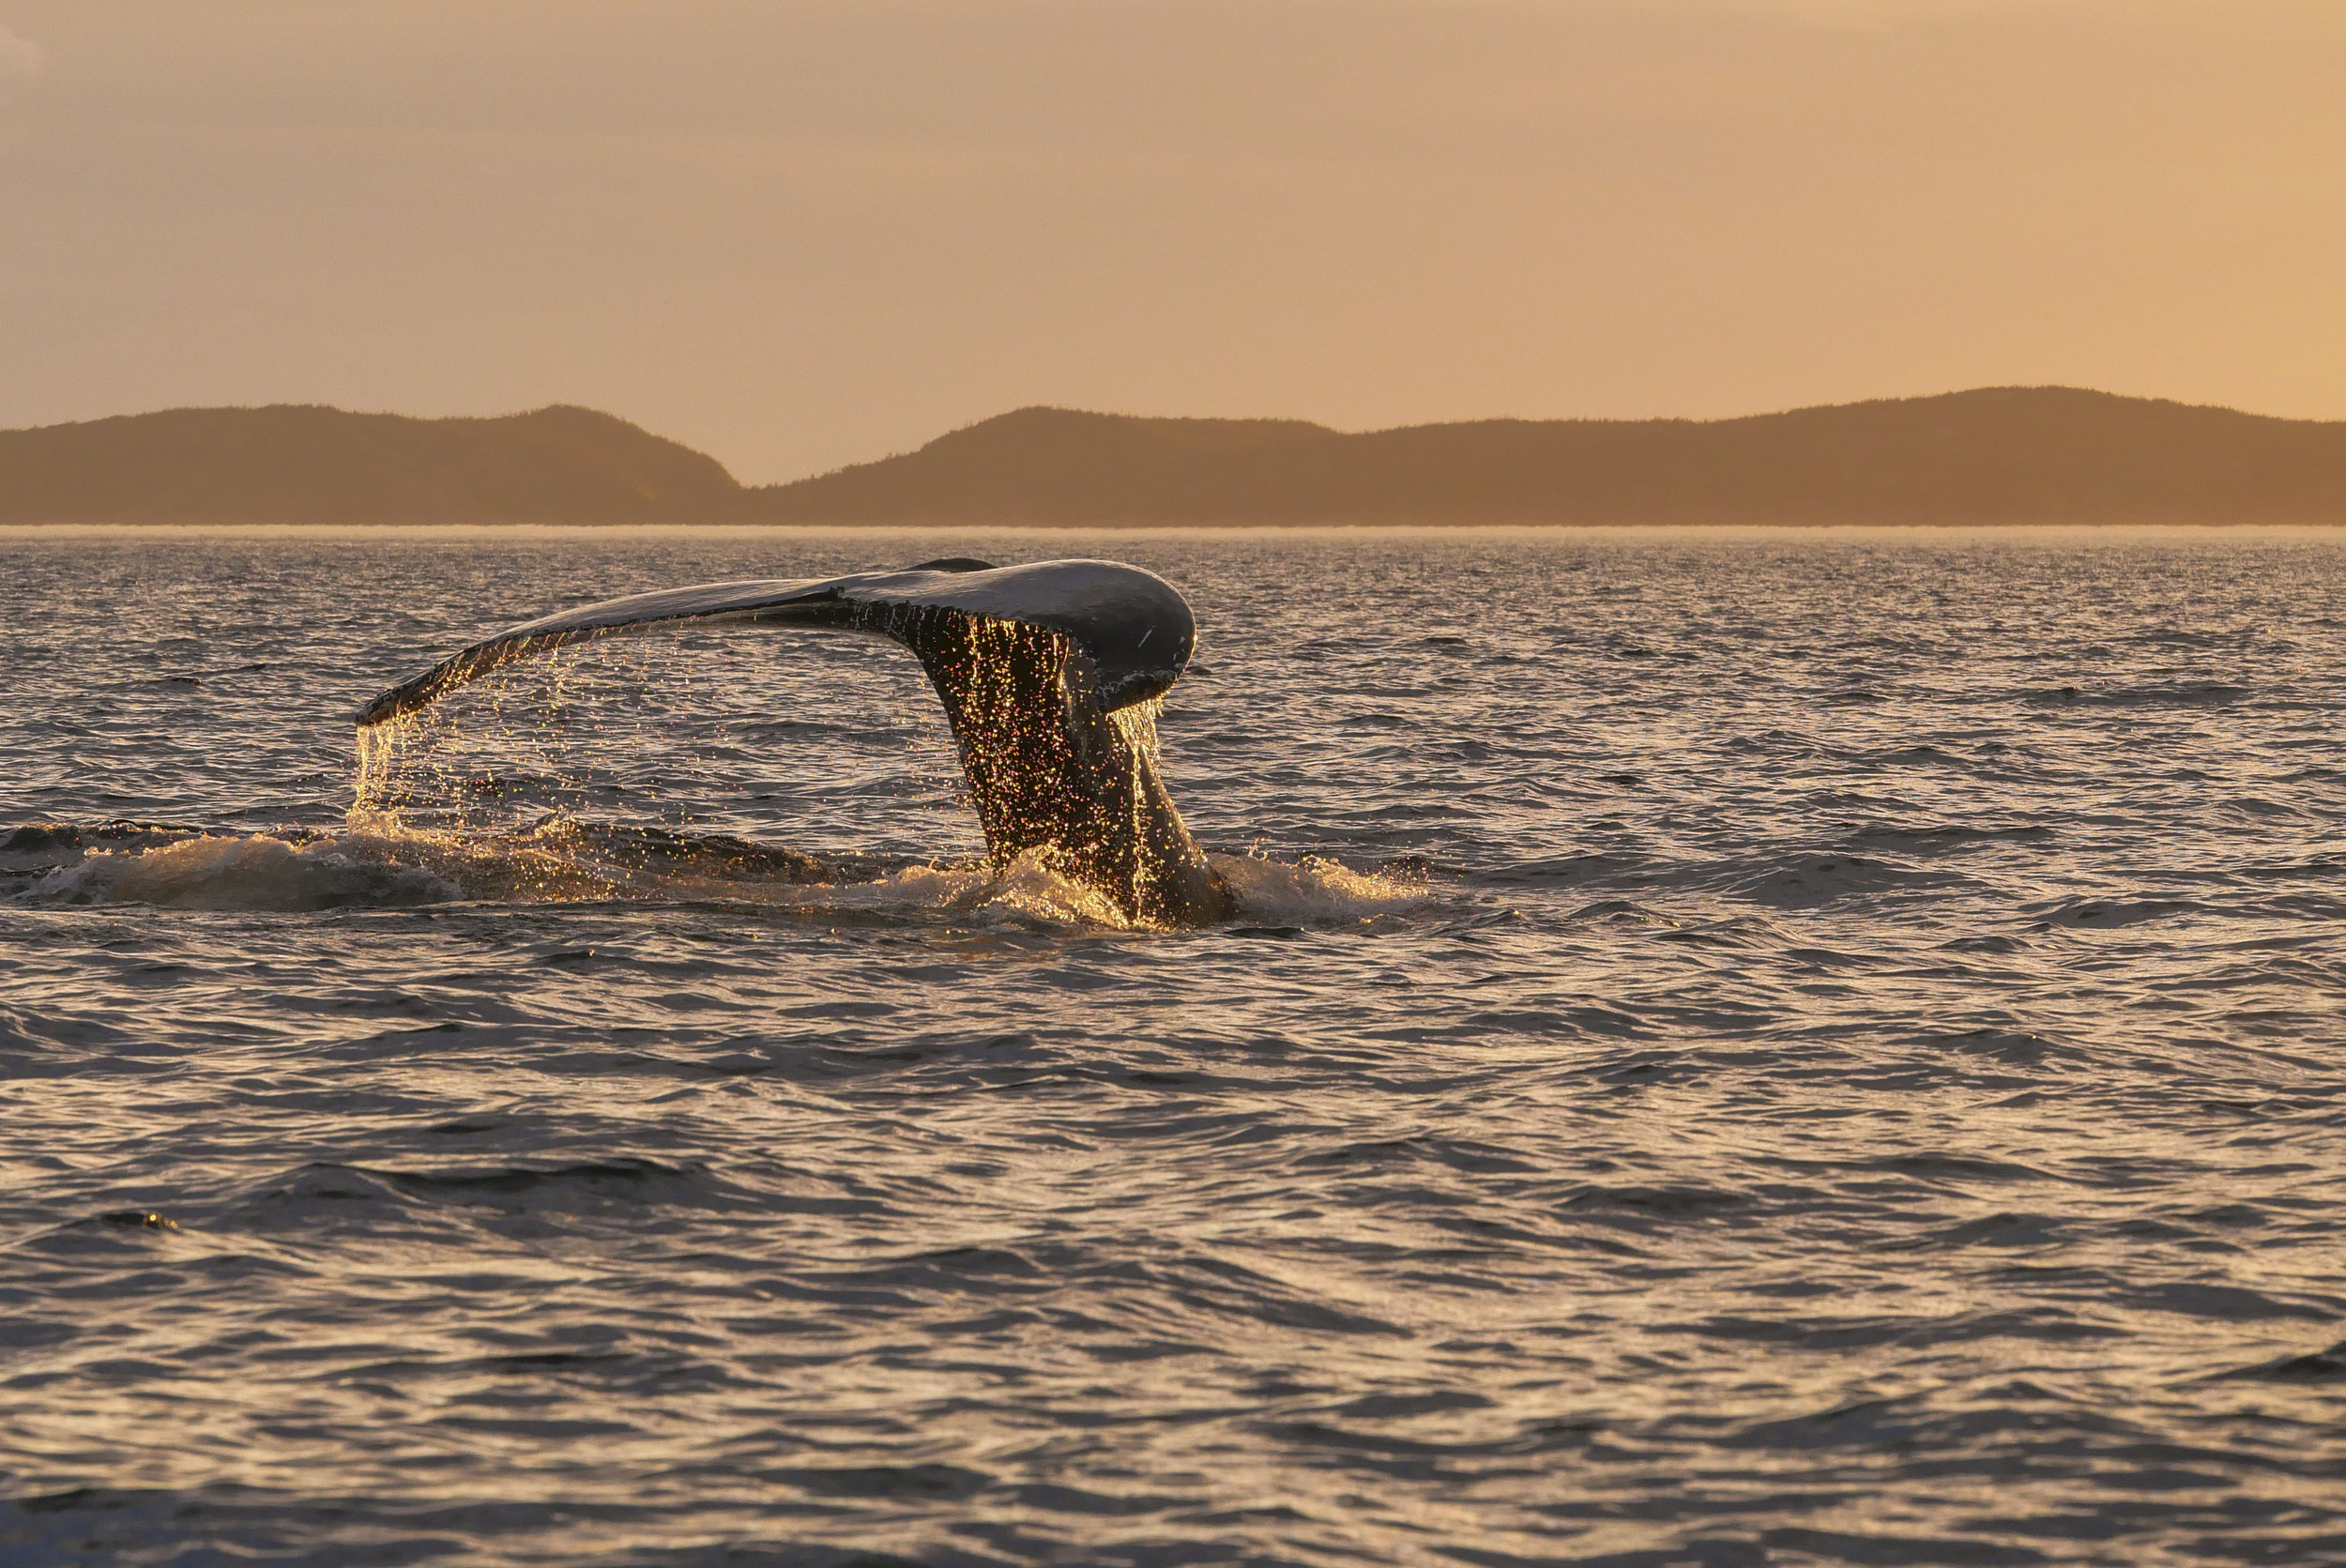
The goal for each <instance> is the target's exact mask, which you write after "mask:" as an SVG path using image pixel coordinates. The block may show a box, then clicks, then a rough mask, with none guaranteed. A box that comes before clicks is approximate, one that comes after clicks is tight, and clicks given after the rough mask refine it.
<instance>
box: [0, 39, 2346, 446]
mask: <svg viewBox="0 0 2346 1568" xmlns="http://www.w3.org/2000/svg"><path fill="white" fill-rule="evenodd" d="M2340 79H2346V8H2340V7H2338V6H2336V5H2334V4H2319V3H2314V0H2275V3H2273V4H2268V5H2263V6H2260V7H2257V8H2240V7H2237V6H2229V7H2228V6H2221V5H2217V4H2214V3H2212V0H2125V3H2123V4H2121V3H2116V0H1658V3H1653V4H1644V5H1631V4H1627V3H1625V0H1556V3H1553V4H1530V3H1503V0H1394V3H1381V0H1360V3H1353V4H1346V5H1342V6H1338V5H1333V4H1326V3H1306V0H1259V3H1257V4H1251V5H1236V4H1215V3H1208V0H1136V3H1133V4H1127V5H1115V6H1104V5H1079V4H1073V3H1067V0H1026V3H1009V0H967V3H964V4H955V5H947V4H942V3H937V0H906V3H881V4H859V5H853V6H850V5H845V4H842V3H832V0H824V3H804V0H794V3H788V4H781V5H773V6H765V7H750V6H746V5H738V4H707V3H702V4H686V5H680V6H673V7H666V8H650V7H647V6H643V5H639V4H619V3H617V0H578V3H575V4H570V5H565V6H561V7H556V6H553V5H552V4H550V3H547V0H514V3H509V4H496V5H490V6H485V7H482V6H476V7H465V8H457V7H455V6H452V5H436V4H426V5H403V6H397V7H394V6H390V5H387V4H373V3H360V4H352V5H346V6H341V7H336V8H331V9H330V10H326V11H316V10H312V9H309V8H302V7H298V6H294V5H291V4H287V3H282V0H222V3H220V4H215V5H208V6H206V7H202V8H184V9H182V8H172V9H168V10H160V9H157V8H147V7H138V6H132V5H130V4H129V3H127V0H76V3H75V4H72V5H65V4H62V3H57V0H16V3H10V4H6V5H0V198H5V200H6V202H7V204H8V210H9V211H10V212H11V214H12V215H14V216H15V218H16V222H15V224H14V225H12V228H13V233H12V234H11V236H10V237H11V241H12V243H11V247H10V257H9V278H10V283H11V286H10V287H9V288H8V290H6V291H0V333H5V334H6V337H7V340H8V342H9V343H10V345H11V350H12V352H11V368H12V370H13V371H14V373H13V374H12V375H11V376H9V377H8V380H7V381H6V382H5V383H0V426H5V427H11V428H12V427H20V426H26V425H39V424H53V423H58V422H64V421H69V420H77V419H95V418H102V417H105V416H107V415H112V414H118V413H129V412H136V411H141V410H145V409H153V408H164V407H173V406H206V405H220V404H265V403H328V404H333V405H336V406H341V407H349V408H359V409H369V410H374V409H380V410H386V411H396V412H402V413H409V414H416V415H424V416H433V415H478V414H496V413H504V412H510V411H513V410H517V409H524V408H532V407H539V406H542V405H545V404H549V403H577V404H583V405H586V406H589V407H597V408H606V409H609V410H611V411H613V412H615V413H617V414H619V415H620V416H622V417H623V418H626V419H631V420H632V421H635V422H637V423H639V424H641V425H642V426H643V427H644V428H646V429H647V430H651V431H655V432H658V433H659V434H664V435H668V436H672V437H673V438H675V439H676V440H678V441H681V442H683V443H685V444H687V445H689V446H692V447H693V448H695V449H699V450H702V451H707V452H709V453H710V454H712V455H714V456H715V457H717V458H718V459H720V460H721V461H722V462H724V464H725V465H726V466H727V467H728V468H729V469H730V470H731V471H732V472H733V473H734V474H735V475H737V476H738V477H739V478H740V479H741V480H743V481H744V482H746V483H763V482H771V481H775V480H789V479H795V478H799V477H801V476H805V475H811V474H816V473H821V472H824V471H827V470H830V469H832V468H836V467H838V466H840V465H842V464H848V463H854V462H859V461H865V460H869V459H871V458H874V457H877V456H880V455H883V454H886V453H890V452H897V451H905V450H909V449H913V448H915V447H918V446H919V445H920V444H921V443H922V442H923V441H926V440H928V439H929V438H931V437H932V436H934V435H936V434H938V433H939V432H942V431H946V430H951V429H955V428H958V427H961V426H965V425H967V424H969V423H971V422H973V421H976V420H979V419H984V418H987V417H989V416H991V415H994V414H998V413H1000V412H1003V411H1005V410H1008V409H1012V408H1016V407H1021V406H1026V405H1031V404H1050V405H1057V406H1066V407H1081V408H1097V409H1112V410H1118V411H1134V412H1141V413H1164V414H1179V415H1189V416H1197V417H1216V416H1221V417H1283V418H1294V419H1310V420H1312V421H1315V422H1318V423H1322V424H1326V425H1329V426H1331V427H1333V428H1336V429H1341V430H1363V429H1383V428H1391V427H1394V426H1399V425H1409V424H1420V423H1428V422H1437V421H1448V420H1457V419H1482V418H1493V417H1515V418H1523V419H1569V418H1609V419H1642V418H1655V417H1683V418H1690V419H1712V418H1723V417H1732V416H1736V415H1744V414H1753V413H1760V412H1765V411H1770V410H1777V409H1789V408H1796V407H1803V406H1810V405H1815V404H1821V403H1847V402H1854V401H1860V400H1864V399H1869V398H1878V397H1897V396H1916V395H1929V394H1932V393H1936V392H1941V391H1946V390H1951V389H1956V388H1968V387H1977V386H2009V385H2056V384H2057V385H2072V386H2086V387H2093V388H2099V389H2103V390H2108V391H2112V392H2117V393H2121V394H2126V395H2136V396H2151V397H2160V398H2168V399H2172V400H2174V401H2177V402H2182V403H2204V404H2215V405H2219V406H2227V407H2234V408H2240V409H2243V410H2247V411H2250V412H2256V413H2266V414H2273V415H2278V416H2282V417H2290V418H2301V419H2338V418H2342V417H2346V352H2341V351H2346V321H2341V320H2340V318H2339V317H2338V312H2336V310H2335V309H2334V307H2333V305H2332V303H2331V301H2332V297H2333V295H2334V292H2335V290H2334V286H2333V274H2334V273H2335V270H2336V268H2335V265H2334V263H2333V262H2332V261H2331V260H2330V259H2329V258H2331V257H2332V256H2334V255H2335V254H2337V253H2338V243H2339V241H2340V240H2341V239H2346V170H2341V168H2340V167H2339V165H2338V160H2337V158H2336V156H2335V148H2336V147H2337V146H2338V145H2341V136H2342V134H2346V103H2341V101H2340V99H2341V95H2338V94H2337V93H2336V92H2335V90H2334V87H2335V84H2336V82H2338V80H2340Z"/></svg>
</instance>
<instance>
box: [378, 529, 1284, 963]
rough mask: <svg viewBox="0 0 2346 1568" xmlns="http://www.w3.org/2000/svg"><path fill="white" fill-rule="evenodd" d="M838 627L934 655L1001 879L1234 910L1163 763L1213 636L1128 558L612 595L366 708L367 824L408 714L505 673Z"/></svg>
mask: <svg viewBox="0 0 2346 1568" xmlns="http://www.w3.org/2000/svg"><path fill="white" fill-rule="evenodd" d="M721 627H724V628H730V627H740V628H760V627H769V628H792V629H827V630H836V631H842V632H861V633H863V634H866V635H872V636H879V637H885V638H889V639H891V640H892V641H894V642H896V643H898V644H901V645H902V646H903V647H906V648H907V649H909V650H910V651H911V653H912V655H913V656H914V657H915V658H916V659H918V660H919V661H920V662H921V667H922V670H924V671H925V672H926V673H927V675H928V677H929V682H930V684H931V685H932V686H933V687H934V688H935V689H936V692H937V697H938V698H939V700H940V701H941V702H942V703H943V704H944V708H945V717H946V721H947V723H949V724H950V725H951V726H952V735H953V739H954V742H955V745H956V748H957V750H958V752H959V754H960V759H961V766H962V770H963V772H964V774H965V775H966V776H967V780H968V784H969V794H970V799H971V801H972V803H973V805H974V806H975V808H976V811H977V814H978V819H979V823H980V825H981V826H982V827H983V830H984V832H985V843H986V851H987V857H988V860H989V861H990V862H991V865H992V866H993V868H994V870H995V871H996V872H997V873H998V874H1000V873H1006V872H1009V871H1010V870H1012V868H1013V867H1017V866H1021V865H1027V866H1034V865H1041V866H1044V867H1047V868H1048V870H1049V871H1051V872H1052V873H1054V874H1056V875H1060V876H1063V877H1065V878H1066V879H1068V880H1070V881H1072V882H1074V883H1076V884H1079V885H1080V886H1081V887H1083V888H1085V889H1089V890H1091V891H1094V892H1096V893H1098V894H1099V895H1101V896H1102V897H1103V898H1104V899H1105V900H1106V901H1107V902H1108V903H1109V904H1111V905H1112V906H1114V909H1115V912H1116V914H1117V915H1118V916H1119V917H1120V918H1121V919H1122V920H1123V921H1128V922H1130V923H1133V924H1137V925H1146V926H1158V927H1175V926H1197V925H1208V924H1212V923H1215V922H1217V921H1224V920H1226V919H1228V918H1229V917H1230V916H1231V915H1232V914H1233V913H1234V912H1235V910H1236V905H1237V901H1236V899H1235V897H1234V895H1233V892H1232V890H1231V887H1230V884H1229V881H1228V880H1227V878H1226V876H1225V875H1224V874H1223V872H1222V871H1220V870H1219V869H1217V868H1216V867H1215V866H1214V865H1213V864H1212V863H1211V861H1210V860H1208V858H1207V856H1206V853H1205V851H1204V850H1202V849H1200V848H1199V847H1198V845H1197V843H1196V840H1195V839H1193V838H1192V837H1191V836H1190V833H1189V830H1188V829H1187V827H1185V826H1184V825H1183V824H1182V821H1181V813H1180V812H1179V811H1178V810H1177V809H1175V807H1174V804H1173V801H1172V798H1171V797H1170V796H1169V795H1168V794H1167V793H1166V791H1165V781H1164V778H1163V776H1162V774H1161V773H1160V772H1159V770H1158V759H1157V737H1156V715H1157V712H1158V709H1159V708H1160V707H1161V706H1162V703H1163V699H1164V696H1165V693H1166V692H1167V691H1168V690H1170V689H1171V687H1172V685H1173V683H1174V682H1175V681H1176V680H1178V679H1179V678H1180V677H1181V673H1182V670H1183V669H1184V668H1185V667H1186V666H1187V664H1188V662H1189V657H1190V654H1191V652H1192V650H1193V649H1194V648H1195V647H1196V621H1195V619H1194V617H1192V615H1191V613H1190V608H1189V605H1188V603H1187V601H1184V600H1183V599H1182V598H1181V594H1180V593H1179V592H1178V591H1177V590H1176V589H1175V588H1174V587H1173V586H1172V585H1171V584H1169V583H1167V582H1165V580H1164V579H1163V578H1161V577H1158V576H1156V575H1155V574H1154V573H1152V572H1148V571H1142V570H1140V569H1139V568H1137V567H1132V566H1124V565H1121V564H1119V563H1117V562H1114V561H1096V560H1060V561H1038V562H1034V563H1031V564H1028V565H1025V566H1013V567H994V566H990V565H988V564H987V563H985V562H983V561H977V560H968V559H961V558H955V559H950V560H939V561H929V562H925V563H923V564H922V565H920V566H917V567H913V568H910V569H908V570H906V571H890V572H861V573H856V574H853V575H850V576H845V577H832V578H827V579H815V580H794V579H783V580H769V581H748V582H732V583H708V584H702V585H698V586H692V587H681V588H667V589H662V590H660V591H658V592H654V593H645V594H636V595H632V596H630V597H628V598H623V599H613V600H606V601H602V602H601V603H596V604H588V605H584V606H582V607H580V608H577V609H573V610H566V611H562V612H560V613H558V614H556V615H551V616H546V617H541V618H540V619H537V620H532V621H526V622H523V623H522V624H520V625H518V626H512V627H509V628H507V629H506V630H504V631H502V632H497V633H496V634H495V635H494V636H491V637H487V638H484V639H483V640H481V641H480V642H478V643H475V644H473V645H472V646H471V647H466V648H464V649H462V650H461V651H459V652H457V653H455V654H452V655H451V656H449V658H447V659H445V660H442V661H441V662H439V663H437V664H435V665H434V666H432V667H431V668H430V669H428V670H424V671H422V672H420V673H419V674H417V675H415V676H412V677H409V678H407V679H406V680H404V681H402V682H400V683H399V684H398V685H396V686H393V687H392V688H390V689H389V690H388V691H387V692H384V693H382V694H381V695H379V696H377V697H376V698H374V699H373V701H372V702H370V703H368V704H367V705H366V706H365V707H364V708H361V709H360V710H359V711H358V715H357V721H358V769H357V777H356V780H355V800H354V805H353V808H352V819H353V824H354V826H360V825H368V824H376V825H380V824H384V823H387V822H388V821H389V820H390V819H392V818H395V816H396V814H397V810H398V806H399V803H400V801H399V791H398V779H397V775H398V767H397V760H396V759H397V754H398V752H399V748H400V738H401V728H402V721H404V720H406V719H408V718H409V717H410V716H411V715H414V714H416V713H418V712H419V711H420V710H422V709H423V708H427V707H429V706H430V705H431V704H432V703H434V701H436V700H437V699H438V698H440V697H441V696H443V695H445V694H447V693H450V692H453V691H455V690H457V689H458V688H460V687H463V686H465V685H466V684H468V683H470V682H472V681H474V680H477V679H479V678H480V677H483V676H485V675H488V674H490V673H491V672H492V671H495V670H497V669H500V668H502V667H503V666H505V665H507V664H510V663H513V662H517V661H521V660H526V659H534V658H540V657H543V656H545V655H547V654H551V653H553V652H555V651H556V650H557V649H560V648H564V647H571V646H572V645H575V644H579V643H584V642H590V641H595V640H599V639H602V638H605V637H616V636H627V635H632V634H636V633H641V632H652V631H669V630H677V629H682V628H690V629H694V630H699V629H708V628H721Z"/></svg>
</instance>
